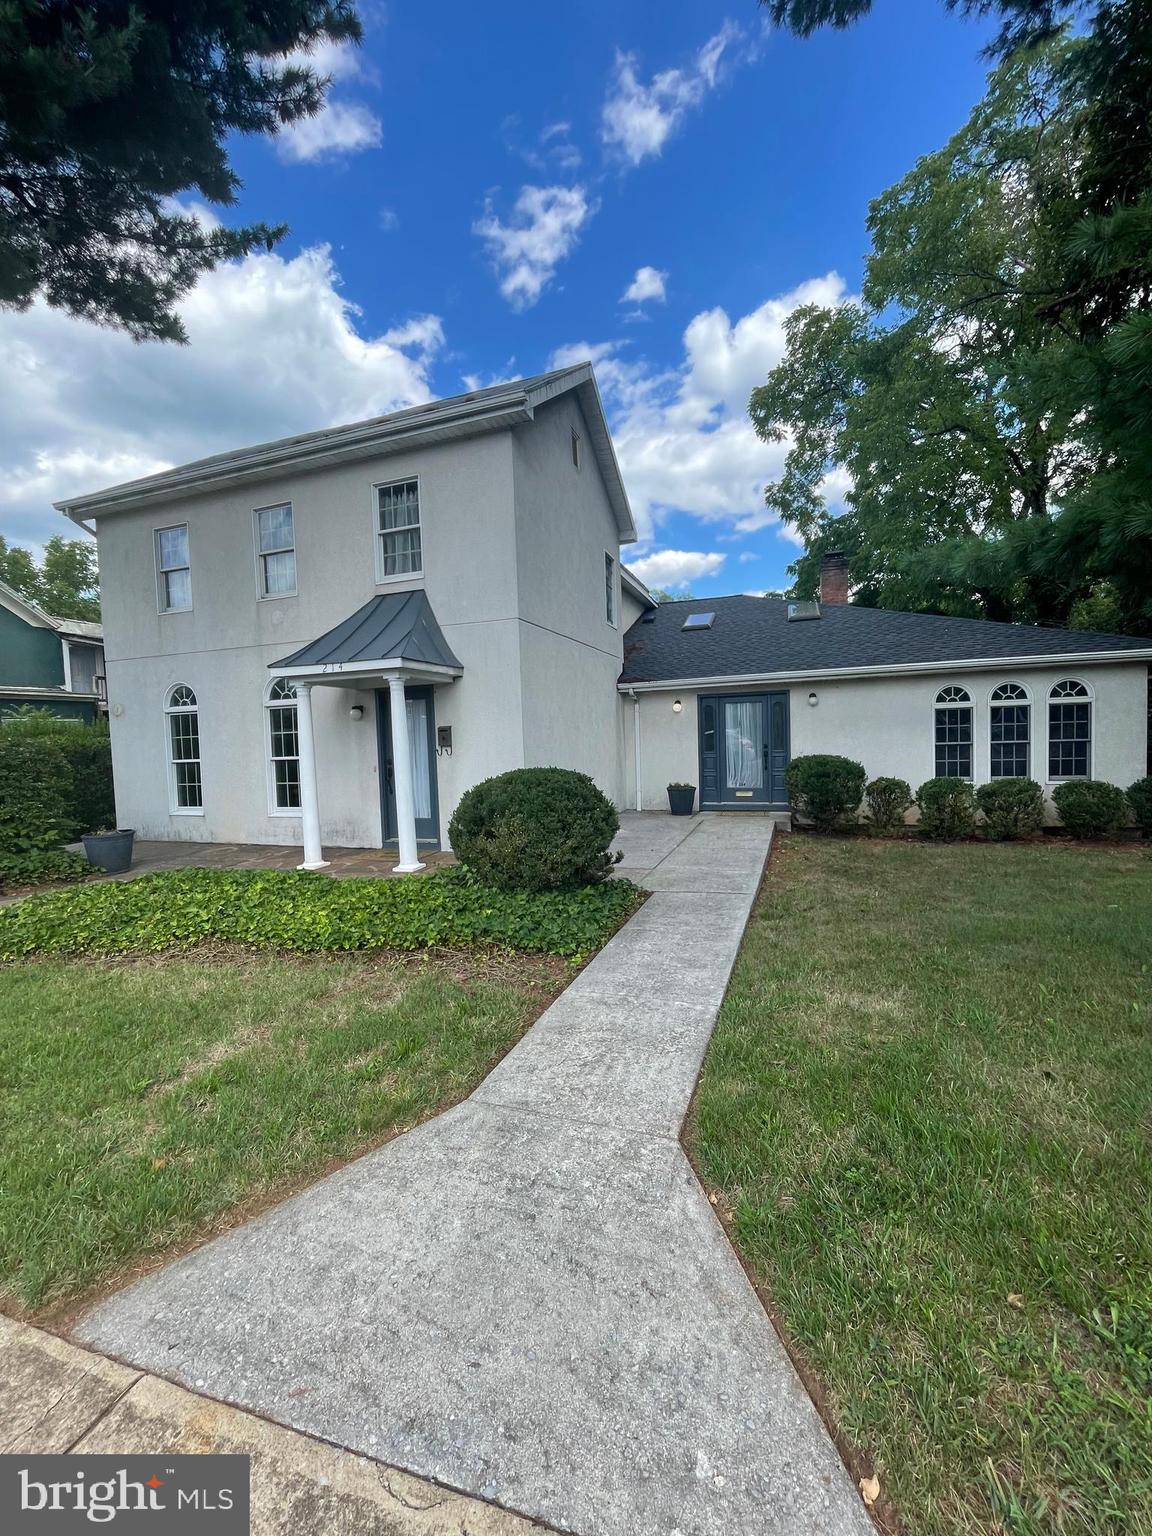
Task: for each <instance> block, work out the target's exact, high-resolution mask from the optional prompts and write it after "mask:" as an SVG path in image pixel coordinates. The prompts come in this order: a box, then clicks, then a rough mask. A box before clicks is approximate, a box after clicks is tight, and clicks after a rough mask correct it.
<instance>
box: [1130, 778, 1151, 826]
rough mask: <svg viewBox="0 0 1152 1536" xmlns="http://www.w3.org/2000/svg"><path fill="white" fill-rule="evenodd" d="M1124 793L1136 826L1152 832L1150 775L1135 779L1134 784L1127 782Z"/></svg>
mask: <svg viewBox="0 0 1152 1536" xmlns="http://www.w3.org/2000/svg"><path fill="white" fill-rule="evenodd" d="M1126 793H1127V796H1128V804H1129V805H1130V806H1131V807H1132V814H1133V816H1135V818H1136V824H1137V826H1139V827H1141V828H1142V829H1143V830H1144V832H1145V833H1146V834H1148V833H1152V777H1150V778H1147V779H1137V780H1136V782H1135V784H1129V786H1128V789H1127V791H1126Z"/></svg>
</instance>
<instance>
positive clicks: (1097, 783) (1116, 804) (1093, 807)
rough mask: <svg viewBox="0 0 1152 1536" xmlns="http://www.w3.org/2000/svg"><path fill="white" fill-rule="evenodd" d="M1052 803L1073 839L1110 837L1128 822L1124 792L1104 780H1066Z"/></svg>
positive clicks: (1053, 794) (1059, 787) (1059, 785)
mask: <svg viewBox="0 0 1152 1536" xmlns="http://www.w3.org/2000/svg"><path fill="white" fill-rule="evenodd" d="M1052 799H1053V802H1054V803H1055V806H1056V809H1057V810H1058V811H1059V812H1060V820H1061V821H1062V822H1063V823H1064V825H1065V827H1066V828H1067V829H1068V831H1069V832H1070V833H1071V835H1072V836H1073V837H1110V836H1111V835H1112V833H1113V832H1118V831H1119V830H1120V828H1121V827H1122V826H1123V825H1124V823H1125V822H1126V821H1127V819H1128V801H1127V800H1126V799H1125V798H1124V791H1123V790H1122V789H1118V788H1117V786H1116V785H1115V784H1108V783H1106V782H1105V780H1103V779H1066V780H1065V781H1064V783H1063V784H1057V786H1056V788H1055V789H1054V790H1053V791H1052Z"/></svg>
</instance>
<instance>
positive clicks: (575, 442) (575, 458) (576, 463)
mask: <svg viewBox="0 0 1152 1536" xmlns="http://www.w3.org/2000/svg"><path fill="white" fill-rule="evenodd" d="M572 467H573V468H574V469H579V468H580V434H579V432H577V430H576V428H575V427H573V428H572Z"/></svg>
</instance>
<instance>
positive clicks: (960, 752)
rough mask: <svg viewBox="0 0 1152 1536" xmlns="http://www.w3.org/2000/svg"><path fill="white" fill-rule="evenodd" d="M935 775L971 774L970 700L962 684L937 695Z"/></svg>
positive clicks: (967, 777)
mask: <svg viewBox="0 0 1152 1536" xmlns="http://www.w3.org/2000/svg"><path fill="white" fill-rule="evenodd" d="M936 777H937V778H938V779H970V778H971V777H972V700H971V699H970V698H969V696H968V691H967V689H965V688H941V690H940V692H939V693H938V694H937V695H936Z"/></svg>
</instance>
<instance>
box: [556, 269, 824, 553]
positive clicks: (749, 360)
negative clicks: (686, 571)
mask: <svg viewBox="0 0 1152 1536" xmlns="http://www.w3.org/2000/svg"><path fill="white" fill-rule="evenodd" d="M845 298H846V294H845V288H844V283H843V280H842V279H841V278H840V277H838V276H837V274H836V273H834V272H832V273H829V274H828V275H827V276H826V277H821V278H815V279H813V280H811V281H809V282H806V283H801V284H800V285H799V287H797V288H794V289H793V290H792V291H791V292H790V293H786V294H782V295H780V296H778V297H776V298H772V299H768V300H766V301H765V302H764V303H763V304H761V305H759V306H758V307H757V308H756V309H754V310H752V311H751V312H750V313H749V314H747V315H743V316H741V317H740V318H738V319H737V320H736V321H732V320H731V319H730V318H729V316H728V315H727V314H726V313H725V311H724V310H722V309H712V310H705V311H703V312H702V313H701V314H699V315H697V316H696V317H695V318H694V319H693V320H692V321H691V322H690V324H689V325H688V327H687V329H686V330H685V332H684V338H683V341H684V358H683V361H682V363H681V364H680V366H679V367H677V368H674V369H670V370H666V371H658V370H654V369H651V368H649V367H648V366H647V365H646V364H645V363H644V362H643V361H637V360H633V359H632V358H631V357H629V356H628V355H627V351H626V348H625V346H624V344H622V343H620V342H618V341H604V342H596V343H588V342H579V343H574V344H571V345H568V346H565V347H561V348H559V349H558V350H557V351H556V352H555V353H554V354H553V357H552V358H551V360H550V363H549V366H552V367H562V366H564V364H565V363H567V362H572V361H575V360H576V359H577V358H591V360H592V361H593V363H594V364H595V366H596V376H597V378H598V379H599V381H600V387H601V390H602V391H603V393H604V397H605V401H606V404H607V407H608V411H609V415H610V417H611V420H612V429H613V437H614V439H615V443H616V452H617V455H618V457H619V459H620V465H621V468H622V470H623V472H624V479H625V483H626V484H627V486H628V494H629V497H630V499H631V502H632V510H633V512H634V514H635V516H636V520H637V526H638V529H639V532H640V536H641V538H642V539H644V540H649V539H651V538H652V536H653V534H654V532H655V530H656V529H657V528H658V527H659V525H660V523H661V522H662V521H663V520H664V519H665V518H666V517H667V516H668V515H670V514H671V513H673V512H687V513H689V514H691V515H692V516H695V517H698V518H699V519H700V520H701V521H702V522H705V523H719V524H726V525H727V531H728V532H729V533H732V532H735V533H751V532H755V531H756V530H757V529H760V528H766V527H770V526H772V525H774V524H776V523H777V522H778V519H777V518H776V516H775V514H774V513H771V512H769V511H768V509H767V508H766V507H765V505H764V486H765V483H766V482H767V481H769V480H773V479H775V478H776V477H777V476H778V475H779V474H780V472H781V469H782V468H783V464H784V458H785V455H786V454H787V451H788V444H787V442H782V443H765V442H762V441H761V440H760V438H759V437H757V435H756V433H755V431H754V430H753V427H752V423H751V421H750V420H749V418H748V397H749V395H750V394H751V392H752V389H753V388H754V387H755V386H756V385H757V384H761V383H763V381H764V379H765V378H766V377H767V375H768V373H769V371H770V370H771V369H772V368H774V367H775V366H776V364H777V363H778V362H779V361H780V359H781V358H782V356H783V355H784V344H785V337H784V323H785V321H786V320H787V318H788V316H789V315H790V314H791V313H792V311H793V310H794V309H796V308H797V307H798V306H800V305H801V304H828V305H834V304H839V303H842V302H844V300H845Z"/></svg>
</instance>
